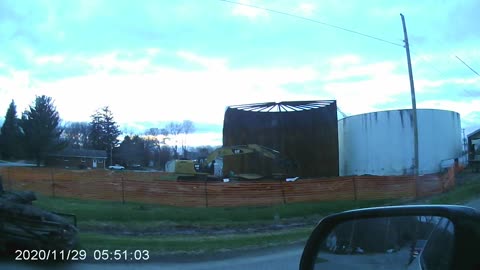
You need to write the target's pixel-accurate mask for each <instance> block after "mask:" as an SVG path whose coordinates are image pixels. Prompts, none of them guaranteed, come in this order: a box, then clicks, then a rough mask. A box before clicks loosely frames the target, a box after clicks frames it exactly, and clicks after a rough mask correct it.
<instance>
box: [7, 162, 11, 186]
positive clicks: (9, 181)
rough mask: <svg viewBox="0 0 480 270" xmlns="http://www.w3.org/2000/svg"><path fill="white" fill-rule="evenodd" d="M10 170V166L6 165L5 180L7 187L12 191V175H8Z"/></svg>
mask: <svg viewBox="0 0 480 270" xmlns="http://www.w3.org/2000/svg"><path fill="white" fill-rule="evenodd" d="M11 170H12V168H11V167H7V182H8V189H9V190H10V191H12V177H11V175H10V171H11Z"/></svg>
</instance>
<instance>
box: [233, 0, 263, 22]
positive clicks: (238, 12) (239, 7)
mask: <svg viewBox="0 0 480 270" xmlns="http://www.w3.org/2000/svg"><path fill="white" fill-rule="evenodd" d="M238 3H240V4H236V5H235V6H234V7H233V9H232V14H233V15H235V16H243V17H247V18H249V19H256V18H258V17H267V16H268V13H267V12H266V11H265V10H261V9H258V8H254V7H249V6H248V5H252V3H251V2H250V1H249V0H240V1H238Z"/></svg>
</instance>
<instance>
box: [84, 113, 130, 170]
mask: <svg viewBox="0 0 480 270" xmlns="http://www.w3.org/2000/svg"><path fill="white" fill-rule="evenodd" d="M91 117H92V121H91V122H90V135H89V136H88V139H89V141H90V145H91V146H92V148H93V149H97V150H106V151H107V157H108V161H109V162H110V164H112V157H111V154H112V152H113V151H112V150H113V148H114V147H117V145H118V139H117V138H118V136H119V135H120V134H122V133H121V132H120V129H119V126H118V125H117V123H116V122H115V121H114V119H113V114H112V112H111V111H110V108H109V107H108V106H105V107H103V108H100V109H98V110H97V111H96V112H95V113H94V114H93V115H92V116H91Z"/></svg>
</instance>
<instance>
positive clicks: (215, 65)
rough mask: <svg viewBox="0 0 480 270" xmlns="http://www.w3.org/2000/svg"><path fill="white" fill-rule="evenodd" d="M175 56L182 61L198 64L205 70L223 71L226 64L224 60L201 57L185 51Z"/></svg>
mask: <svg viewBox="0 0 480 270" xmlns="http://www.w3.org/2000/svg"><path fill="white" fill-rule="evenodd" d="M177 55H178V56H179V57H181V58H182V59H184V60H187V61H190V62H193V63H196V64H199V65H201V66H203V67H205V68H207V69H225V68H226V64H227V61H226V59H216V58H208V57H202V56H199V55H197V54H195V53H192V52H187V51H178V52H177Z"/></svg>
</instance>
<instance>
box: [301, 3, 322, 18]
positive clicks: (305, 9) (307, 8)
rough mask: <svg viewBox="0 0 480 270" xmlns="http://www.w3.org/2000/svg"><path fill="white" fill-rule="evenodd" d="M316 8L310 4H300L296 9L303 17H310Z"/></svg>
mask: <svg viewBox="0 0 480 270" xmlns="http://www.w3.org/2000/svg"><path fill="white" fill-rule="evenodd" d="M316 9H317V7H316V6H315V5H314V4H312V3H300V4H299V5H298V7H297V10H299V11H300V13H301V14H302V15H304V16H311V15H312V14H313V13H314V11H315V10H316Z"/></svg>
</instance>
